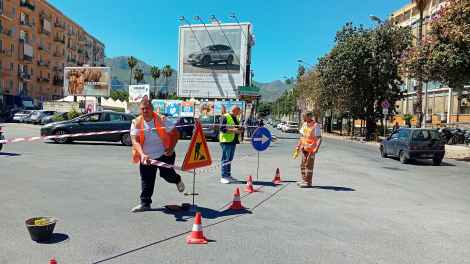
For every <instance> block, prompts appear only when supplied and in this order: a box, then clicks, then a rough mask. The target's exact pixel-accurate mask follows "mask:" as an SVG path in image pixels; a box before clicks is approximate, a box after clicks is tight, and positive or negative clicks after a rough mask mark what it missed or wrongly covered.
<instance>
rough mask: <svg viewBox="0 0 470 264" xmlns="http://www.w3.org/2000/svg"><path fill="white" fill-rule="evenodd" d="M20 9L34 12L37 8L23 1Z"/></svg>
mask: <svg viewBox="0 0 470 264" xmlns="http://www.w3.org/2000/svg"><path fill="white" fill-rule="evenodd" d="M20 7H23V8H26V9H29V10H31V11H34V9H35V8H36V7H35V6H34V5H33V4H32V3H30V2H29V1H23V0H21V1H20Z"/></svg>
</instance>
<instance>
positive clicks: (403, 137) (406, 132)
mask: <svg viewBox="0 0 470 264" xmlns="http://www.w3.org/2000/svg"><path fill="white" fill-rule="evenodd" d="M409 136H410V131H409V130H405V129H401V130H400V131H399V133H398V137H399V138H400V139H401V140H406V139H408V137H409Z"/></svg>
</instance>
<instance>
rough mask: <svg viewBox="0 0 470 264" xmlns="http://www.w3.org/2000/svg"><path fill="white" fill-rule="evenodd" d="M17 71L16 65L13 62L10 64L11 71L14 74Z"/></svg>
mask: <svg viewBox="0 0 470 264" xmlns="http://www.w3.org/2000/svg"><path fill="white" fill-rule="evenodd" d="M14 69H15V65H14V64H13V62H10V71H11V72H13V71H14Z"/></svg>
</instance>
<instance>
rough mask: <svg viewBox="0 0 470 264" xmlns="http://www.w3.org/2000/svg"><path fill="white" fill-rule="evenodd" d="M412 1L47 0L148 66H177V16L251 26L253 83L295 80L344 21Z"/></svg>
mask: <svg viewBox="0 0 470 264" xmlns="http://www.w3.org/2000/svg"><path fill="white" fill-rule="evenodd" d="M410 1H411V0H330V1H320V0H290V1H287V0H283V1H281V0H270V1H261V0H231V1H229V0H199V1H189V0H173V1H170V0H137V1H130V0H80V1H77V0H49V2H50V3H51V4H53V5H54V6H56V7H57V8H58V9H60V10H61V11H62V12H63V13H64V14H65V15H67V16H69V17H70V18H72V19H73V20H74V21H76V22H77V23H79V24H80V25H82V26H83V27H84V28H85V30H87V31H88V32H89V33H91V34H93V35H94V36H96V37H97V38H98V39H100V40H101V41H102V42H104V43H105V45H106V55H107V56H108V57H114V56H128V55H133V56H135V57H137V58H139V59H141V60H143V61H145V62H147V63H149V64H152V65H158V66H160V65H164V64H170V65H171V66H172V67H174V68H176V66H177V54H178V50H177V49H178V48H177V47H178V25H179V21H178V19H177V18H178V17H179V16H182V15H183V16H185V17H187V18H192V17H194V16H195V15H199V16H201V17H202V18H203V19H205V20H206V21H207V20H208V18H209V16H210V15H215V16H217V17H218V19H219V20H221V21H222V22H232V21H231V20H230V19H229V17H228V16H229V14H230V13H231V12H235V13H236V14H237V16H238V17H239V19H240V21H242V22H244V21H247V22H251V23H252V24H253V26H254V33H255V36H256V46H255V47H254V49H253V55H252V59H253V69H254V71H255V79H256V80H257V81H261V82H270V81H272V80H277V79H282V77H283V76H294V75H295V73H296V69H297V67H298V64H297V62H296V61H297V59H303V60H305V61H308V62H309V63H311V64H313V63H315V62H316V60H317V58H318V57H320V56H322V55H324V54H325V53H327V52H328V51H329V49H330V48H331V47H332V45H333V40H334V36H335V33H336V31H337V30H338V29H339V28H341V26H342V25H344V24H345V23H346V22H349V21H351V22H353V23H355V24H365V25H372V22H371V21H370V19H369V15H370V14H374V15H377V16H379V17H382V18H386V17H388V16H389V15H390V14H391V13H392V12H393V11H394V10H397V9H399V8H400V7H402V6H404V5H405V4H407V3H408V2H410Z"/></svg>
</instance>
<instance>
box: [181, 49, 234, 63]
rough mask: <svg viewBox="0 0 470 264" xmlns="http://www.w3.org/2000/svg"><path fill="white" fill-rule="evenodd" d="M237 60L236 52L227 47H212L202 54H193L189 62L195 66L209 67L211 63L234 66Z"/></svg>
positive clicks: (203, 50) (204, 50)
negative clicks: (234, 60) (234, 61)
mask: <svg viewBox="0 0 470 264" xmlns="http://www.w3.org/2000/svg"><path fill="white" fill-rule="evenodd" d="M234 58H235V52H234V51H233V50H232V48H230V47H229V46H226V45H210V46H207V47H205V48H203V49H202V50H201V52H195V53H191V54H189V56H188V59H187V62H188V63H190V64H192V65H193V66H195V65H202V66H209V65H210V64H211V63H219V62H225V64H227V65H232V63H233V59H234Z"/></svg>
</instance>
